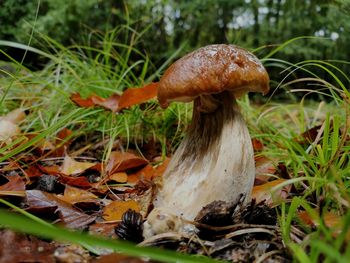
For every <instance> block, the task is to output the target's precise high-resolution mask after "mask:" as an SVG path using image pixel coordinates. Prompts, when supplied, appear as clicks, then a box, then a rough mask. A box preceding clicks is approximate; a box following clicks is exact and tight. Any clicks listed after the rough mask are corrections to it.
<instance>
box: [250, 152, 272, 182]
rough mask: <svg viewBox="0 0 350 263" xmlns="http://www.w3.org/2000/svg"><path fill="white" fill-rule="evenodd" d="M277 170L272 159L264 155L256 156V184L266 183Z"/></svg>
mask: <svg viewBox="0 0 350 263" xmlns="http://www.w3.org/2000/svg"><path fill="white" fill-rule="evenodd" d="M275 172H276V167H275V165H274V162H273V161H272V160H271V159H268V158H266V157H264V156H259V157H257V158H255V182H254V185H259V184H263V183H266V182H267V181H269V179H271V175H273V174H274V173H275Z"/></svg>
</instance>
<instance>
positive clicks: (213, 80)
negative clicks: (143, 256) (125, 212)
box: [145, 44, 269, 236]
mask: <svg viewBox="0 0 350 263" xmlns="http://www.w3.org/2000/svg"><path fill="white" fill-rule="evenodd" d="M268 90H269V76H268V74H267V72H266V70H265V68H264V67H263V65H262V64H261V62H260V61H259V60H258V59H257V58H256V57H255V56H254V55H253V54H252V53H250V52H248V51H246V50H244V49H243V48H240V47H237V46H234V45H224V44H219V45H209V46H206V47H202V48H200V49H198V50H196V51H194V52H192V53H189V54H187V55H186V56H184V57H182V58H180V59H179V60H177V61H176V62H175V63H174V64H172V65H171V66H170V67H169V68H168V69H167V70H166V71H165V73H164V75H163V77H162V78H161V80H160V82H159V88H158V100H159V103H160V105H161V106H162V107H163V108H165V107H167V106H168V105H169V103H170V102H172V101H180V102H190V101H192V100H193V101H194V106H193V116H192V123H191V125H190V127H189V130H188V132H187V135H186V136H185V138H184V139H183V141H182V142H181V144H180V146H179V147H178V149H177V150H176V152H175V153H174V155H173V157H172V159H171V161H170V163H169V165H168V167H167V170H166V171H165V173H164V175H163V178H162V182H161V184H160V185H159V186H158V190H157V193H156V196H155V200H154V203H153V205H154V207H155V209H154V210H153V211H151V214H150V215H149V217H148V218H149V220H148V221H146V224H145V229H146V232H147V234H146V235H148V236H149V235H152V234H159V232H161V231H162V230H161V228H160V227H159V226H160V225H161V224H159V222H155V221H157V220H163V221H164V223H163V225H164V227H163V228H164V229H165V230H166V231H168V230H169V226H174V229H173V230H175V231H176V230H178V229H176V226H179V225H181V224H179V223H178V222H174V218H176V220H178V218H183V219H186V220H193V219H194V218H195V216H196V215H197V213H198V212H199V211H200V210H201V209H202V207H204V206H205V205H207V204H209V203H211V202H213V201H215V200H222V201H227V202H235V201H238V200H237V199H239V198H240V197H241V196H242V195H244V197H245V199H244V200H245V201H244V202H245V203H247V202H249V201H250V200H251V191H252V188H253V183H254V176H255V165H254V153H253V147H252V144H251V138H250V135H249V132H248V129H247V127H246V124H245V122H244V119H243V117H242V115H241V114H240V111H239V107H238V105H237V103H236V98H237V97H239V96H241V95H242V94H244V93H247V92H250V91H253V92H261V93H263V94H265V93H267V92H268ZM162 211H164V212H162ZM169 214H172V215H169ZM176 220H175V221H176ZM152 225H157V229H152Z"/></svg>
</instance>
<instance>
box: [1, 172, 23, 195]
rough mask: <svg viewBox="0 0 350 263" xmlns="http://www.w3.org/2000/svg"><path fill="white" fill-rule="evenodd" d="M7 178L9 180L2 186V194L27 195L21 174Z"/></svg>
mask: <svg viewBox="0 0 350 263" xmlns="http://www.w3.org/2000/svg"><path fill="white" fill-rule="evenodd" d="M6 178H7V180H9V181H8V182H7V183H5V184H3V185H1V186H0V196H25V188H26V187H25V183H24V182H23V180H22V178H21V177H20V176H19V175H14V176H8V177H6Z"/></svg>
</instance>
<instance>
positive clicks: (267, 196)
mask: <svg viewBox="0 0 350 263" xmlns="http://www.w3.org/2000/svg"><path fill="white" fill-rule="evenodd" d="M285 181H286V180H285V179H278V180H274V181H271V182H268V183H265V184H262V185H256V186H254V187H253V192H252V198H253V199H255V200H256V202H257V203H259V202H261V201H263V200H265V202H266V204H268V205H275V204H277V203H278V202H280V201H281V199H282V200H283V199H286V198H287V197H288V195H289V192H290V189H291V185H288V186H284V187H282V188H278V189H277V190H276V191H274V192H272V190H273V188H274V187H275V186H277V185H279V184H281V183H283V182H285Z"/></svg>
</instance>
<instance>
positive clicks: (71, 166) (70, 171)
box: [60, 155, 96, 175]
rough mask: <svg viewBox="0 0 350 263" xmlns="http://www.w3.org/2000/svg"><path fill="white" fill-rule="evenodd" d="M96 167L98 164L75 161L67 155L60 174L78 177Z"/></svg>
mask: <svg viewBox="0 0 350 263" xmlns="http://www.w3.org/2000/svg"><path fill="white" fill-rule="evenodd" d="M95 165H96V163H90V162H78V161H75V160H74V159H73V158H72V157H70V156H68V155H66V156H65V157H64V161H63V164H62V167H61V171H60V172H61V173H63V174H66V175H76V174H80V173H82V172H84V171H85V170H87V169H89V168H91V167H93V166H95Z"/></svg>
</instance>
